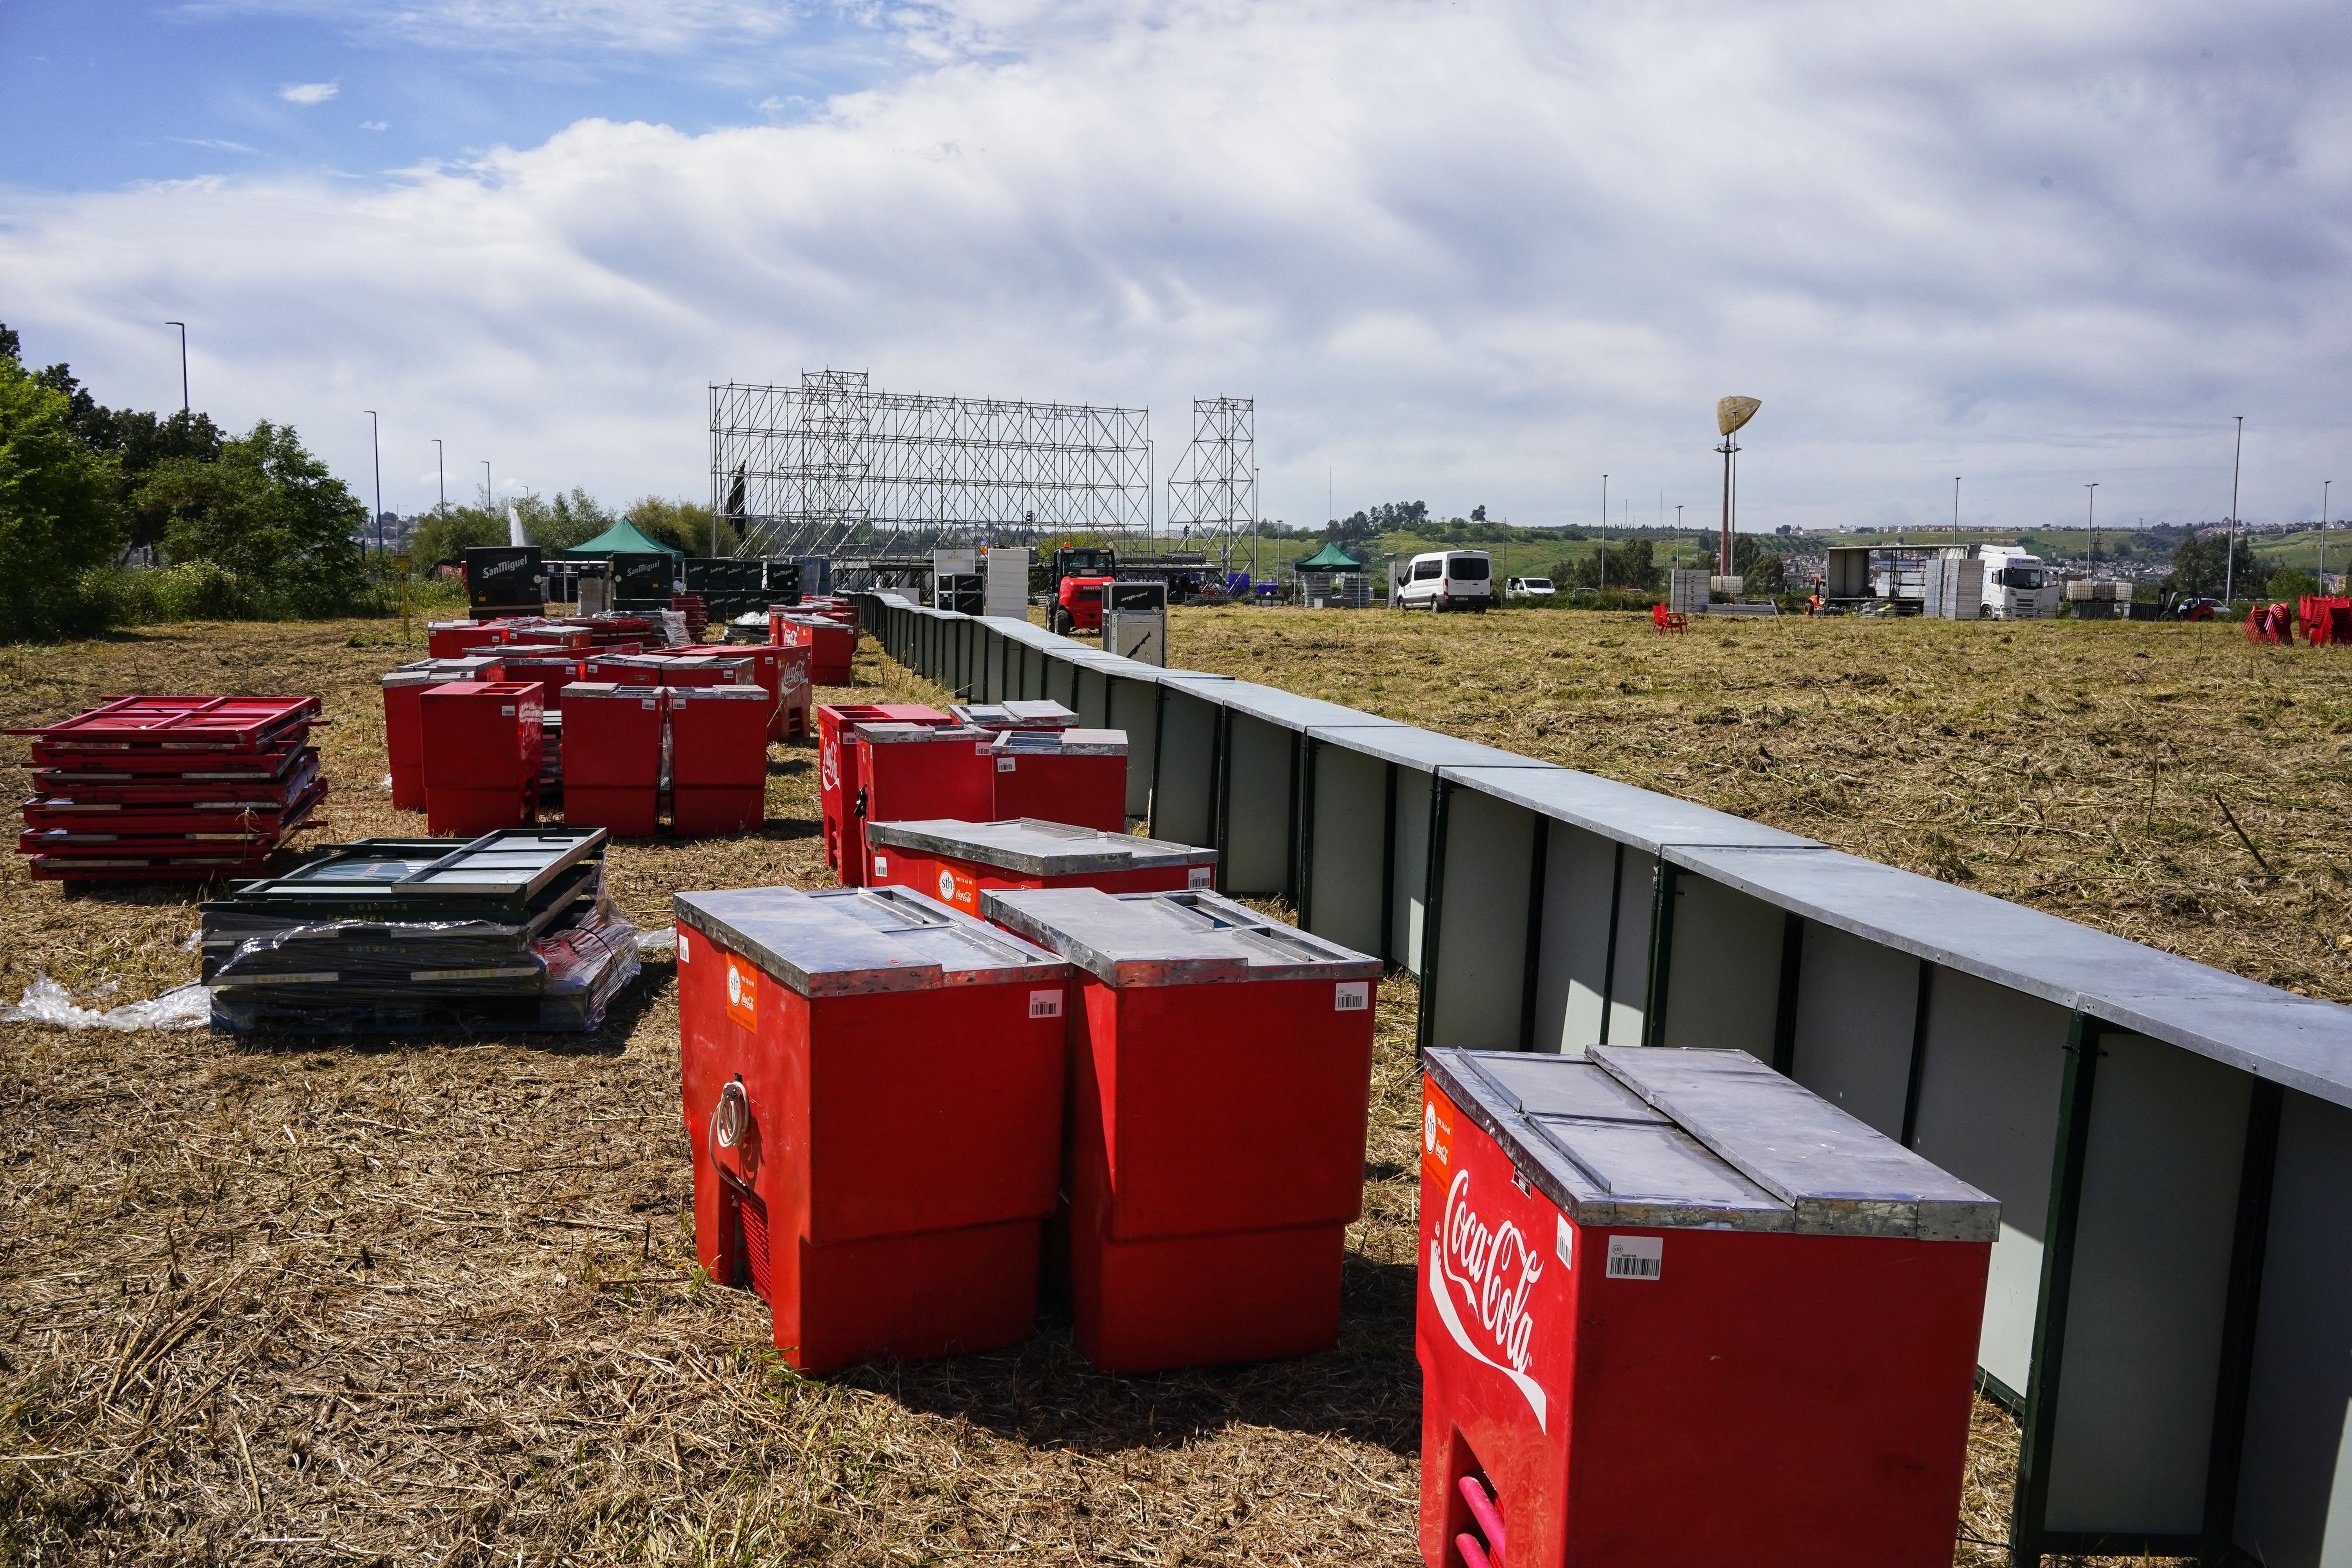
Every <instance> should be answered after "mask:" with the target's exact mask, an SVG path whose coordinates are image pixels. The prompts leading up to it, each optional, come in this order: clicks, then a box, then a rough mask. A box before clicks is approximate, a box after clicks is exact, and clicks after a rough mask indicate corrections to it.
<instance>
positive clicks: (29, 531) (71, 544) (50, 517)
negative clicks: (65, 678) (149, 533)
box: [0, 327, 122, 640]
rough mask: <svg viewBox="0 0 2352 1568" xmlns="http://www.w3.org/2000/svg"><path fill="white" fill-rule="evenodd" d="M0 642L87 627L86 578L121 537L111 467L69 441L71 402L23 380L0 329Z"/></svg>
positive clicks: (11, 343) (92, 606)
mask: <svg viewBox="0 0 2352 1568" xmlns="http://www.w3.org/2000/svg"><path fill="white" fill-rule="evenodd" d="M0 334H5V336H0V637H7V638H9V639H11V640H21V639H23V638H26V637H43V636H48V635H53V634H55V633H58V632H75V631H90V630H95V629H97V627H98V626H100V625H102V624H103V619H104V611H103V608H102V602H101V601H100V599H99V598H97V597H96V596H94V595H92V594H91V593H90V591H89V583H88V582H87V577H88V575H89V574H90V573H91V572H92V571H93V569H97V568H102V567H104V566H106V565H107V564H108V563H110V562H111V561H112V559H113V557H114V552H115V551H116V550H117V549H119V548H120V547H121V539H122V521H121V518H122V513H121V507H119V506H118V505H117V504H116V502H115V500H114V495H113V487H114V478H115V469H114V465H113V463H112V462H111V461H110V459H109V458H105V457H102V456H100V454H98V453H95V452H93V451H91V450H90V449H89V447H86V446H84V445H83V444H82V442H81V441H80V440H79V438H78V437H76V436H75V435H74V431H73V426H72V422H71V416H72V399H71V398H69V397H68V395H66V394H64V393H62V392H59V391H58V390H57V389H56V388H55V387H52V386H47V385H44V384H42V383H41V382H40V381H39V380H38V379H37V378H36V377H34V376H32V375H28V374H26V371H25V367H24V366H23V365H22V364H20V363H18V362H17V359H16V334H15V333H13V332H8V331H7V330H6V329H5V327H0Z"/></svg>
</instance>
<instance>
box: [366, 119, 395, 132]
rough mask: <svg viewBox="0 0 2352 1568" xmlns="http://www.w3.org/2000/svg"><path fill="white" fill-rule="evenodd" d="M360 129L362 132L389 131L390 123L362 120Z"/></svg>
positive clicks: (386, 121)
mask: <svg viewBox="0 0 2352 1568" xmlns="http://www.w3.org/2000/svg"><path fill="white" fill-rule="evenodd" d="M360 129H361V130H362V131H389V130H391V129H392V121H389V120H362V121H360Z"/></svg>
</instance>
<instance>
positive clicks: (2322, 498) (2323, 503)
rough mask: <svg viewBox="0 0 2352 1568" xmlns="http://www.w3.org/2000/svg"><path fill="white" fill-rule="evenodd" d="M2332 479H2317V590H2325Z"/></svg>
mask: <svg viewBox="0 0 2352 1568" xmlns="http://www.w3.org/2000/svg"><path fill="white" fill-rule="evenodd" d="M2335 483H2336V481H2335V480H2334V479H2322V480H2320V481H2319V591H2320V592H2321V593H2323V594H2325V593H2326V592H2327V491H2328V489H2329V487H2330V486H2332V485H2334V484H2335Z"/></svg>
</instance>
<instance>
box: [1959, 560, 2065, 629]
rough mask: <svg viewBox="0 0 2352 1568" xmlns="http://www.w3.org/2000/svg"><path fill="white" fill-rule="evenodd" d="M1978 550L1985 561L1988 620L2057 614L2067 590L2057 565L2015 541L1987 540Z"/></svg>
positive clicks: (1985, 612)
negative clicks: (1996, 542)
mask: <svg viewBox="0 0 2352 1568" xmlns="http://www.w3.org/2000/svg"><path fill="white" fill-rule="evenodd" d="M1977 554H1978V556H1979V559H1981V560H1982V561H1983V562H1984V565H1985V577H1984V609H1983V611H1982V612H1981V613H1982V614H1983V616H1985V617H1986V618H1987V619H1989V620H1998V621H2049V620H2055V619H2056V618H2057V616H2058V603H2059V600H2060V599H2061V598H2062V597H2063V595H2064V594H2065V591H2066V590H2065V585H2064V584H2063V583H2062V582H2061V581H2060V580H2059V576H2058V569H2057V568H2056V567H2054V566H2052V565H2050V564H2048V563H2046V562H2044V561H2043V560H2042V557H2040V556H2039V555H2032V554H2029V553H2028V552H2026V551H2025V550H2024V549H2022V548H2021V547H2020V546H2018V545H2014V544H1986V545H1980V546H1979V547H1978V551H1977Z"/></svg>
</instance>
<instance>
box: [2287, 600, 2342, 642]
mask: <svg viewBox="0 0 2352 1568" xmlns="http://www.w3.org/2000/svg"><path fill="white" fill-rule="evenodd" d="M2301 609H2302V615H2301V616H2300V617H2299V618H2300V619H2301V620H2302V622H2303V635H2304V637H2305V638H2306V639H2307V640H2308V641H2309V642H2310V644H2311V646H2312V647H2329V646H2331V645H2333V646H2335V647H2344V646H2346V645H2347V644H2352V598H2345V597H2342V596H2340V595H2333V594H2305V595H2304V596H2303V604H2302V605H2301Z"/></svg>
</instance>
